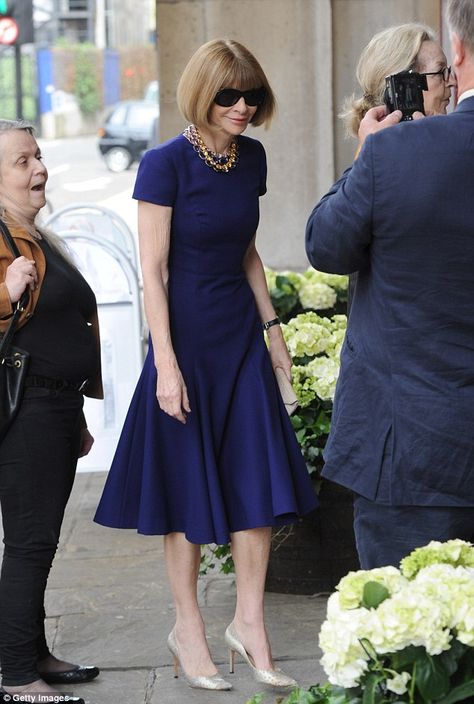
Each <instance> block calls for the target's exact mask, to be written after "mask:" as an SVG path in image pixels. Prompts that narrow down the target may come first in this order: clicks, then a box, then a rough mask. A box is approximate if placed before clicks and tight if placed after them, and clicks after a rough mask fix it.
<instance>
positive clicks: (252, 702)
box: [246, 692, 263, 704]
mask: <svg viewBox="0 0 474 704" xmlns="http://www.w3.org/2000/svg"><path fill="white" fill-rule="evenodd" d="M262 702H263V694H262V693H261V692H259V693H258V694H254V695H253V697H252V699H247V701H246V704H262Z"/></svg>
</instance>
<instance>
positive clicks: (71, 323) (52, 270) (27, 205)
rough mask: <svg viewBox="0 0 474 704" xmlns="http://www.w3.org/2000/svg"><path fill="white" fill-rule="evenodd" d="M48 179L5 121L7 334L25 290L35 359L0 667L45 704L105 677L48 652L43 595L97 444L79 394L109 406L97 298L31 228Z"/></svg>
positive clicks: (14, 427) (2, 310)
mask: <svg viewBox="0 0 474 704" xmlns="http://www.w3.org/2000/svg"><path fill="white" fill-rule="evenodd" d="M47 178H48V172H47V170H46V167H45V166H44V164H43V161H42V157H41V151H40V149H39V147H38V144H37V142H36V140H35V138H34V136H33V129H32V127H31V126H30V125H28V124H26V123H24V122H21V121H9V120H0V217H1V218H2V220H3V222H4V223H5V224H6V225H7V227H8V228H9V230H10V232H11V234H12V236H13V238H14V241H15V243H16V245H17V247H18V250H19V252H20V254H21V256H20V257H18V258H16V259H13V255H12V253H11V251H10V249H9V248H8V246H7V244H6V242H5V240H4V237H1V238H0V333H3V332H5V330H6V329H7V327H8V323H9V318H10V317H11V315H12V311H13V308H14V306H15V304H16V303H17V301H19V299H20V298H21V296H22V294H23V292H24V291H25V290H26V289H28V290H29V300H28V303H27V304H26V306H25V307H24V311H23V314H22V317H21V318H20V321H19V324H18V329H17V332H16V333H15V336H14V344H15V345H16V346H18V347H20V348H22V349H24V350H26V351H28V352H29V353H30V363H29V368H28V376H27V378H26V384H25V392H24V397H23V400H22V404H21V407H20V410H19V412H18V415H17V416H16V418H15V419H14V421H13V423H12V424H11V425H10V427H9V429H8V431H7V433H6V435H5V436H4V437H3V439H2V440H1V441H0V505H1V511H2V519H3V528H4V543H5V549H4V555H3V564H2V572H1V577H0V663H1V669H2V687H3V695H5V693H8V694H10V695H14V694H16V693H19V692H21V694H22V695H28V701H36V698H35V694H36V695H37V696H38V700H40V701H42V702H44V701H55V698H54V696H55V695H56V696H57V694H58V693H57V691H56V690H55V689H53V688H52V687H50V684H77V683H79V682H85V681H88V680H91V679H93V678H94V677H96V676H97V675H98V674H99V670H98V669H97V668H96V667H81V666H77V665H73V664H71V663H68V662H64V661H61V660H58V659H57V658H55V657H54V656H53V655H52V654H51V653H50V651H49V649H48V646H47V644H46V639H45V633H44V619H45V612H44V593H45V589H46V582H47V579H48V574H49V571H50V568H51V563H52V561H53V558H54V554H55V552H56V548H57V544H58V540H59V533H60V528H61V523H62V519H63V515H64V509H65V507H66V503H67V500H68V498H69V494H70V491H71V488H72V484H73V481H74V475H75V471H76V464H77V459H78V457H81V456H82V455H85V454H87V453H88V452H89V450H90V448H91V446H92V443H93V438H92V436H91V435H90V433H89V431H88V430H87V426H86V423H85V420H84V415H83V413H82V406H83V400H84V399H83V394H84V393H85V394H87V395H88V396H92V397H94V398H102V383H101V374H100V353H99V336H98V324H97V309H96V302H95V297H94V294H93V292H92V291H91V289H90V288H89V286H88V284H87V283H86V281H85V280H84V279H83V277H82V276H81V274H80V273H79V272H78V271H77V269H76V268H75V267H74V265H73V264H72V263H71V262H70V261H69V260H68V257H67V254H65V252H64V251H63V250H62V247H61V244H60V242H58V240H57V239H56V238H55V237H54V236H53V235H51V234H50V233H47V232H44V231H43V230H42V229H41V228H40V227H38V225H36V223H35V218H36V216H37V214H38V211H39V210H40V209H41V208H42V207H43V206H44V204H45V185H46V181H47ZM38 693H41V695H42V696H41V698H39V695H38ZM48 694H49V697H48V698H47V695H48ZM25 701H26V700H25ZM56 701H57V700H56ZM75 701H79V702H82V701H83V700H82V699H75Z"/></svg>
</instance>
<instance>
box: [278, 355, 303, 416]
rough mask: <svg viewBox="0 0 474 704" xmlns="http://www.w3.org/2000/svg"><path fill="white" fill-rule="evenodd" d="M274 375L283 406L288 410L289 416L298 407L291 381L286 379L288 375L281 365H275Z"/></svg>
mask: <svg viewBox="0 0 474 704" xmlns="http://www.w3.org/2000/svg"><path fill="white" fill-rule="evenodd" d="M275 377H276V380H277V384H278V388H279V389H280V393H281V397H282V399H283V403H284V404H285V408H286V410H287V411H288V415H289V416H291V414H292V413H293V412H294V411H296V409H297V408H298V398H297V396H296V394H295V392H294V389H293V387H292V385H291V381H289V380H288V377H287V376H286V374H285V372H284V371H283V369H282V368H281V367H275Z"/></svg>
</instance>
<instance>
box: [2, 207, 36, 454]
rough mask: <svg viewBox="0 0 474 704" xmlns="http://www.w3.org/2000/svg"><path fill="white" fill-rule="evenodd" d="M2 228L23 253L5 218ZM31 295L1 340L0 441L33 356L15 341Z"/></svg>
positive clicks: (18, 308)
mask: <svg viewBox="0 0 474 704" xmlns="http://www.w3.org/2000/svg"><path fill="white" fill-rule="evenodd" d="M0 230H1V231H2V235H3V237H4V238H5V241H6V243H7V245H8V247H9V248H10V249H11V251H12V253H13V256H14V257H15V258H16V257H19V256H21V255H20V252H19V251H18V247H17V246H16V244H15V242H14V240H13V237H12V236H11V234H10V231H9V229H8V227H7V226H6V225H5V223H4V222H3V221H2V220H0ZM28 298H29V293H28V291H27V290H26V291H25V293H24V294H23V295H22V297H21V298H20V300H19V301H18V303H17V305H16V308H15V310H14V312H13V315H12V318H11V320H10V324H9V326H8V328H7V329H6V331H5V334H4V335H3V337H2V339H1V341H0V442H1V441H2V440H3V438H4V437H5V435H6V433H7V430H8V428H9V427H10V424H11V423H12V421H13V419H14V418H15V416H16V414H17V413H18V411H19V409H20V405H21V401H22V398H23V388H24V385H25V377H26V374H27V371H28V363H29V360H30V355H29V353H28V352H26V351H25V350H22V349H20V348H19V347H14V346H13V345H12V344H11V343H12V339H13V335H14V334H15V330H16V326H17V323H18V319H19V317H20V315H21V313H22V312H23V310H24V306H25V305H26V303H27V302H28Z"/></svg>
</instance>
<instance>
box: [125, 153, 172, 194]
mask: <svg viewBox="0 0 474 704" xmlns="http://www.w3.org/2000/svg"><path fill="white" fill-rule="evenodd" d="M176 191H177V178H176V169H175V166H174V164H173V161H172V159H171V158H170V156H169V155H168V154H167V152H166V151H165V150H164V149H162V148H159V147H158V148H157V149H150V151H148V152H146V154H145V155H144V156H143V158H142V160H141V161H140V166H139V167H138V173H137V180H136V181H135V188H134V190H133V198H135V200H144V201H146V202H147V203H155V205H168V206H173V205H174V202H175V200H176Z"/></svg>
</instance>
